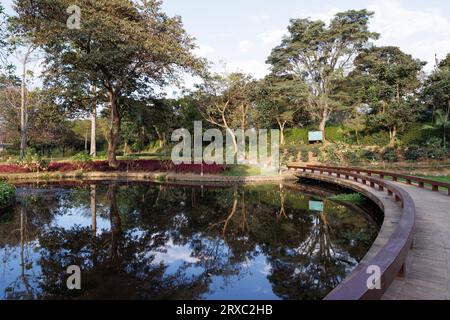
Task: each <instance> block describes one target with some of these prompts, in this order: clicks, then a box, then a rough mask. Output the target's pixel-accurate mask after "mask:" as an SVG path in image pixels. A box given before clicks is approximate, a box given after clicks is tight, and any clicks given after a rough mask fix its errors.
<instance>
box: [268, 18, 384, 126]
mask: <svg viewBox="0 0 450 320" xmlns="http://www.w3.org/2000/svg"><path fill="white" fill-rule="evenodd" d="M372 16H373V13H372V12H369V11H367V10H359V11H356V10H350V11H346V12H341V13H337V14H336V15H335V17H334V18H333V19H332V20H331V22H330V24H329V25H328V26H327V25H326V24H325V22H323V21H320V20H317V21H311V20H309V19H293V20H291V24H290V25H289V27H288V31H289V35H288V36H286V37H285V38H284V39H283V41H282V43H281V44H280V45H279V46H278V47H276V48H275V49H273V51H272V53H271V55H270V56H269V58H268V60H267V62H268V63H269V64H271V65H272V71H273V72H274V73H275V74H277V75H290V76H293V77H294V78H295V79H297V81H299V82H304V84H305V85H306V86H307V88H308V93H309V94H308V99H307V103H306V106H307V108H308V110H309V113H310V114H311V116H312V117H313V118H314V119H316V120H318V121H319V122H320V125H319V129H320V130H321V131H324V130H325V126H326V124H327V122H328V120H329V119H330V117H331V116H332V114H333V112H334V111H336V110H337V109H339V108H340V107H341V104H340V103H339V99H338V98H339V96H338V95H337V94H336V89H337V87H338V86H339V83H340V82H341V81H342V79H343V78H344V75H345V71H346V70H348V69H349V68H350V67H351V66H352V61H353V59H354V57H355V56H356V55H357V54H358V53H359V52H360V51H361V50H362V49H363V48H364V47H365V46H366V45H367V43H368V41H369V40H370V39H377V38H378V34H377V33H374V32H370V31H369V20H370V18H371V17H372Z"/></svg>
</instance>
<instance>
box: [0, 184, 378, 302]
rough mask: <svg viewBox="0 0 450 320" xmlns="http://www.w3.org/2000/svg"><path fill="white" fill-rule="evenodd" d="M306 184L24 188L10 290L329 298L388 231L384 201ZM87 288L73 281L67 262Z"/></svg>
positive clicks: (7, 225) (4, 236)
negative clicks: (378, 204)
mask: <svg viewBox="0 0 450 320" xmlns="http://www.w3.org/2000/svg"><path fill="white" fill-rule="evenodd" d="M329 195H330V192H329V191H328V190H320V189H317V188H315V187H314V188H309V187H307V188H303V187H300V185H296V184H286V185H264V186H245V187H243V186H222V187H205V186H204V187H200V186H179V185H160V184H152V183H138V182H134V183H118V182H90V183H83V184H76V183H65V184H58V185H55V184H47V185H42V184H41V185H37V184H34V185H22V186H19V187H18V203H17V205H16V206H15V207H14V208H11V209H10V210H9V211H7V212H3V213H0V263H1V264H0V298H1V299H261V300H264V299H321V298H323V297H324V296H326V295H327V293H329V292H330V291H331V290H332V289H333V288H334V287H336V286H337V285H338V284H339V283H340V282H341V281H342V280H343V279H344V278H345V277H346V276H347V275H348V274H349V273H351V271H352V270H353V269H354V268H355V266H356V265H357V264H358V262H359V261H360V260H361V259H362V258H363V256H364V255H365V253H366V252H367V250H368V249H369V248H370V246H371V244H372V242H373V241H374V239H375V238H376V236H377V233H378V231H379V225H380V222H379V221H378V222H376V221H375V219H374V218H373V217H374V216H376V215H377V214H379V212H375V211H376V209H375V206H374V204H373V203H371V202H369V201H368V200H366V201H364V202H362V203H360V204H350V203H342V202H333V201H331V200H329V199H328V196H329ZM70 265H76V266H79V267H80V268H81V290H68V289H67V284H66V281H67V277H68V276H69V275H68V274H67V267H68V266H70Z"/></svg>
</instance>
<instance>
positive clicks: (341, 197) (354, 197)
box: [328, 193, 365, 203]
mask: <svg viewBox="0 0 450 320" xmlns="http://www.w3.org/2000/svg"><path fill="white" fill-rule="evenodd" d="M328 199H330V200H335V201H344V202H353V203H361V202H364V201H365V198H364V197H363V196H362V195H361V194H359V193H343V194H337V195H335V196H331V197H329V198H328Z"/></svg>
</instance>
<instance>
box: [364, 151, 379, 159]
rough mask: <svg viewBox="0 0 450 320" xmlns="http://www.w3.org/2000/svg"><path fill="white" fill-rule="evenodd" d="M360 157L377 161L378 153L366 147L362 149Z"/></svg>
mask: <svg viewBox="0 0 450 320" xmlns="http://www.w3.org/2000/svg"><path fill="white" fill-rule="evenodd" d="M361 157H362V158H363V159H365V160H368V161H377V160H378V154H377V153H375V152H374V151H372V150H366V149H364V150H362V151H361Z"/></svg>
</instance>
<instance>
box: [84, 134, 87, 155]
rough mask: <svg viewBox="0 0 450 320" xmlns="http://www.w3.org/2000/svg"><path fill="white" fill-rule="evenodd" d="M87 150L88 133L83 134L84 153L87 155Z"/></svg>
mask: <svg viewBox="0 0 450 320" xmlns="http://www.w3.org/2000/svg"><path fill="white" fill-rule="evenodd" d="M87 148H88V131H87V130H86V131H85V132H84V152H85V153H87Z"/></svg>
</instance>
